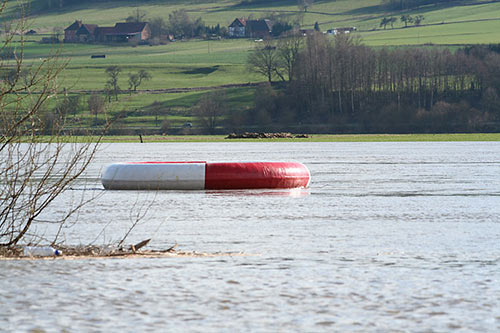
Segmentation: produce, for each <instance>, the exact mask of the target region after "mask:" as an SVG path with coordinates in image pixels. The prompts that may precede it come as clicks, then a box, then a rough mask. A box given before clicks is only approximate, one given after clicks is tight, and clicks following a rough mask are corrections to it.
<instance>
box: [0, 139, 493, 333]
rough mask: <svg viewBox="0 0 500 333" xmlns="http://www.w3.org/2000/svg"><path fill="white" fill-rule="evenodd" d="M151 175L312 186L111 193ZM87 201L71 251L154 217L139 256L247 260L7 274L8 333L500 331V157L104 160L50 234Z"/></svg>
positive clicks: (475, 147) (124, 147)
mask: <svg viewBox="0 0 500 333" xmlns="http://www.w3.org/2000/svg"><path fill="white" fill-rule="evenodd" d="M154 160H156V161H158V160H163V161H175V160H178V161H189V160H198V161H199V160H206V161H210V162H219V161H298V162H302V163H304V164H305V165H307V166H308V167H309V169H310V171H311V174H312V182H311V185H310V188H309V189H302V190H291V191H289V190H251V191H245V190H241V191H161V192H147V191H104V190H103V189H102V186H101V184H100V180H99V176H100V173H101V172H102V170H103V168H104V167H105V166H106V165H108V164H110V163H112V162H119V161H154ZM82 193H85V195H89V193H93V194H95V195H98V197H97V198H96V199H95V200H94V201H93V202H92V203H91V204H89V205H87V206H85V207H84V208H83V209H82V211H81V212H80V214H79V216H78V221H77V223H76V224H75V225H72V226H71V227H68V228H65V229H64V235H63V238H64V239H65V241H66V242H67V243H68V244H72V245H77V244H88V243H91V242H95V243H97V244H108V243H111V242H116V241H119V240H120V239H121V238H122V237H123V235H124V233H125V232H126V231H127V230H128V229H129V228H130V226H131V224H132V223H133V222H134V221H135V219H136V217H135V216H136V215H137V213H142V212H144V213H145V217H144V218H141V219H140V221H139V225H138V226H137V227H136V228H135V229H134V230H133V232H132V234H131V235H130V236H129V238H127V241H126V242H127V243H128V244H131V243H135V242H138V241H141V240H143V239H146V238H151V237H152V241H151V244H150V248H156V249H161V248H166V247H169V246H171V245H173V244H175V243H178V244H179V249H181V250H185V251H200V252H240V251H241V252H243V253H245V254H246V255H245V256H219V257H210V258H161V259H92V260H89V259H81V260H38V261H37V260H17V261H16V260H14V261H0V303H1V304H2V305H3V306H2V311H0V331H5V332H11V331H36V332H63V331H68V332H74V331H86V332H92V331H129V332H130V331H166V330H170V331H172V330H175V331H226V332H230V331H231V332H233V331H328V332H330V331H379V332H391V331H419V332H420V331H431V332H432V331H436V332H444V331H452V330H459V331H464V332H469V331H476V332H498V331H500V143H486V142H471V143H460V142H458V143H223V144H221V143H196V144H195V143H178V144H177V143H170V144H161V143H154V144H153V143H151V144H106V145H104V146H103V147H102V151H101V152H100V153H99V155H98V156H97V159H96V161H95V163H94V164H93V165H92V166H91V168H90V169H89V171H88V173H87V175H86V176H85V177H83V178H82V179H81V180H80V181H79V182H78V183H77V184H76V185H75V186H74V187H73V188H72V190H71V191H69V192H68V194H66V197H64V198H61V199H60V201H59V202H58V203H56V204H55V205H54V206H53V207H51V209H50V211H49V212H48V213H47V214H46V216H45V217H44V220H51V219H54V218H55V217H56V216H57V215H58V214H60V213H61V211H62V210H61V207H64V206H65V202H66V201H69V200H71V199H70V197H72V196H74V197H78V196H81V194H82ZM139 215H141V214H139ZM53 228H54V226H53V225H52V224H50V223H45V222H42V223H39V224H38V225H37V231H38V232H40V233H46V234H47V236H50V234H51V233H52V232H53Z"/></svg>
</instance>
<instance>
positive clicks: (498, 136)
mask: <svg viewBox="0 0 500 333" xmlns="http://www.w3.org/2000/svg"><path fill="white" fill-rule="evenodd" d="M225 137H226V136H224V135H185V136H171V135H166V136H143V137H142V139H143V141H144V143H156V142H453V141H455V142H460V141H500V133H461V134H349V135H335V134H312V135H310V136H309V138H300V139H299V138H294V139H231V140H229V139H225ZM103 142H107V143H113V142H122V143H126V142H140V141H139V136H107V137H104V140H103Z"/></svg>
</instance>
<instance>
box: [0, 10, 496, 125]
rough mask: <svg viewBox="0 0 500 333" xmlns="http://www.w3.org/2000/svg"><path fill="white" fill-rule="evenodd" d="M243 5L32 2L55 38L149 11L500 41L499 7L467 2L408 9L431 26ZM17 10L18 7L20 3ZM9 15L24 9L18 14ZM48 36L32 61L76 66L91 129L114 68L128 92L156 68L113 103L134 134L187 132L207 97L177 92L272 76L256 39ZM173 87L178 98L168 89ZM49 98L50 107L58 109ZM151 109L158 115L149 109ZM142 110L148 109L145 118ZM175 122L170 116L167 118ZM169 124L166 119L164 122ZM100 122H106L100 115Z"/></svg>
mask: <svg viewBox="0 0 500 333" xmlns="http://www.w3.org/2000/svg"><path fill="white" fill-rule="evenodd" d="M259 3H260V4H251V3H247V4H242V2H241V1H235V0H222V1H209V0H206V1H205V0H196V1H195V0H193V1H190V0H187V1H175V0H169V1H167V0H166V1H156V0H151V1H147V2H141V1H127V0H125V1H105V2H102V1H101V2H91V3H87V2H84V1H83V2H82V3H80V4H77V5H71V6H69V7H65V8H62V9H60V10H57V9H51V10H47V9H41V4H42V1H36V0H33V1H31V9H30V11H29V13H30V15H29V16H28V19H29V21H30V28H33V29H35V30H37V31H39V32H42V33H43V32H45V33H50V32H52V31H53V30H54V28H56V29H59V30H62V29H64V27H66V26H68V25H70V24H71V23H72V22H74V20H75V19H81V20H83V21H84V23H92V24H98V25H100V26H112V25H114V23H115V22H119V21H124V19H125V17H127V16H128V15H130V14H131V13H132V12H133V11H134V10H135V9H137V8H139V9H141V10H143V11H144V12H145V13H147V15H148V17H149V18H152V17H163V18H165V19H166V20H167V19H168V15H169V14H170V13H172V12H173V11H174V10H179V9H186V10H187V11H188V13H189V15H190V16H191V17H201V18H202V19H203V20H204V22H205V23H206V24H207V25H216V24H221V25H223V26H227V25H228V24H229V23H230V22H231V21H232V20H234V18H236V17H249V16H253V17H257V18H258V17H264V16H267V15H269V14H270V13H275V14H277V15H282V16H283V17H286V18H288V19H289V20H296V19H298V18H299V19H300V22H301V25H302V27H303V28H312V26H313V25H314V22H318V24H319V25H320V28H321V30H327V29H329V28H333V27H339V26H356V27H357V28H358V31H357V32H356V33H355V34H354V35H355V36H359V37H360V38H361V40H362V42H363V43H364V44H367V45H370V46H374V47H381V46H385V47H400V46H419V45H439V46H440V47H442V46H445V47H451V48H457V47H459V46H460V45H466V44H476V43H485V44H487V43H498V42H499V41H500V29H499V27H500V2H492V1H469V2H466V3H468V4H467V5H455V6H454V5H442V6H427V7H422V8H419V9H415V10H412V11H407V12H404V14H410V15H420V14H421V15H424V16H425V19H424V21H423V22H422V25H421V26H419V27H416V26H414V25H411V24H410V26H408V27H406V28H405V27H404V24H403V23H402V22H399V21H398V22H396V23H395V24H394V26H393V27H391V26H387V27H386V28H385V29H384V28H382V27H380V26H379V25H380V20H381V19H382V18H384V17H391V16H393V17H396V18H399V16H400V15H401V14H403V13H402V12H386V10H385V9H384V8H383V7H380V6H379V5H378V4H379V2H378V1H372V0H354V1H353V0H336V1H329V0H324V1H315V3H314V5H313V6H312V7H310V8H309V9H308V11H307V12H301V11H300V10H299V8H298V7H297V5H296V4H297V2H296V1H295V0H290V1H288V0H283V1H281V0H278V1H270V2H266V3H265V4H262V3H263V2H259ZM11 4H12V2H11ZM9 10H10V12H8V13H9V14H10V15H14V14H15V8H14V7H10V8H9ZM40 38H41V36H40V35H34V36H29V37H28V39H27V42H26V43H25V46H24V47H25V58H26V61H27V63H31V64H37V63H39V62H40V61H41V60H42V59H44V58H45V57H47V56H48V55H49V54H51V53H52V54H53V53H54V52H58V53H59V54H60V56H61V58H62V60H63V61H64V62H67V65H66V67H65V69H64V71H63V72H62V75H61V76H60V78H59V84H60V86H61V89H62V88H66V91H67V92H69V94H70V95H76V94H81V95H82V99H81V107H80V111H79V114H78V115H75V117H74V118H75V119H78V121H76V123H75V124H76V126H86V125H87V124H89V122H91V121H92V119H93V118H94V116H93V115H90V114H89V112H88V111H86V110H87V109H88V107H87V106H86V98H87V96H88V94H89V92H91V91H102V90H103V89H104V86H105V84H106V81H107V79H108V78H107V76H106V75H105V69H106V68H107V67H108V66H111V65H117V66H119V67H120V68H121V70H122V71H121V73H120V76H119V81H118V84H119V86H120V88H121V89H122V90H124V91H126V90H127V89H128V74H129V73H136V72H138V71H139V70H147V71H148V72H150V73H151V75H152V79H151V80H149V81H145V82H143V83H142V84H141V86H140V87H139V91H138V92H137V93H131V94H128V93H127V92H123V93H122V94H120V95H119V99H118V101H115V102H113V103H112V104H111V105H110V106H109V114H110V115H111V116H113V115H116V114H118V113H120V112H122V113H123V112H124V111H125V114H126V115H127V116H126V117H125V118H124V119H122V120H121V123H122V125H123V126H130V127H131V128H155V127H158V126H159V123H161V122H162V121H163V120H165V119H167V118H168V122H169V126H171V127H179V126H182V124H184V123H186V122H194V121H195V119H194V118H193V116H192V112H191V108H192V107H193V106H194V105H195V104H196V103H197V102H198V101H199V99H200V98H201V96H202V95H203V94H204V93H206V92H207V91H208V90H193V91H184V92H176V91H172V90H174V89H178V88H185V89H200V88H201V89H204V88H207V89H208V88H210V87H218V86H224V85H233V84H248V83H257V82H261V81H264V80H265V78H263V77H261V76H259V75H257V74H254V73H251V72H249V71H248V69H247V65H246V62H247V57H248V54H249V51H251V50H252V49H253V48H254V46H255V45H256V42H255V41H254V40H249V39H226V40H224V39H223V40H199V39H194V40H189V41H177V42H174V43H168V44H167V45H158V46H135V47H132V46H129V45H119V44H118V45H116V44H114V45H101V44H69V43H67V44H61V45H50V44H40V43H39V40H40ZM94 54H105V55H106V58H104V59H91V55H94ZM168 90H170V91H168ZM254 91H255V88H254V87H239V88H231V89H225V96H226V98H227V99H228V108H229V109H230V110H242V109H248V108H251V107H253V103H254V97H253V94H254ZM57 102H58V100H53V101H50V103H49V104H48V105H47V108H48V109H50V108H52V107H54V106H55V105H56V104H57ZM155 102H156V105H157V106H158V105H160V106H161V109H162V110H163V111H162V112H163V113H162V114H161V115H160V116H158V115H152V114H151V112H150V110H151V105H152V104H153V103H155ZM148 110H149V111H148ZM141 112H143V113H142V114H141ZM167 115H168V116H167ZM158 117H160V120H159V118H158ZM98 118H104V116H103V115H99V116H98Z"/></svg>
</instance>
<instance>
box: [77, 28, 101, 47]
mask: <svg viewBox="0 0 500 333" xmlns="http://www.w3.org/2000/svg"><path fill="white" fill-rule="evenodd" d="M96 29H97V24H82V25H81V26H80V28H79V29H78V30H77V31H76V38H77V40H78V41H79V42H82V43H86V42H95V39H96V38H95V37H96V36H95V31H96Z"/></svg>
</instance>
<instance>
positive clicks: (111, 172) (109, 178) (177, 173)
mask: <svg viewBox="0 0 500 333" xmlns="http://www.w3.org/2000/svg"><path fill="white" fill-rule="evenodd" d="M205 164H206V163H204V162H200V163H182V162H174V163H162V162H159V163H155V162H150V163H148V162H146V163H114V164H111V165H110V166H108V167H107V168H106V170H104V173H103V174H102V177H101V181H102V185H103V186H104V188H105V189H108V190H138V189H141V190H203V189H204V188H205Z"/></svg>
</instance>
